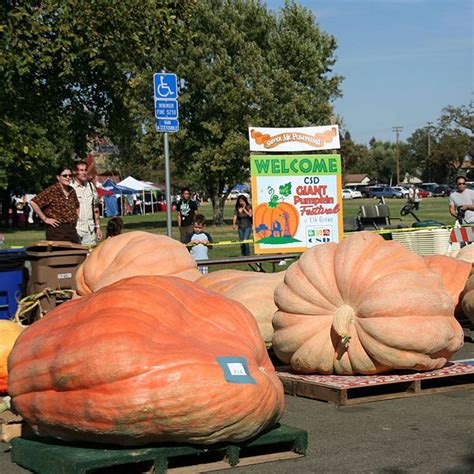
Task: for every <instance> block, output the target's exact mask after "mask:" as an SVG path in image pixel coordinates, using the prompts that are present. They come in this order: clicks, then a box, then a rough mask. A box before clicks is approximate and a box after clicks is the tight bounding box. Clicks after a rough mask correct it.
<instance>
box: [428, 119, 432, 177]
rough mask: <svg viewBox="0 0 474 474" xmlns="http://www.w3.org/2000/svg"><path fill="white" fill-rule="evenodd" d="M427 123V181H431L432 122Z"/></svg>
mask: <svg viewBox="0 0 474 474" xmlns="http://www.w3.org/2000/svg"><path fill="white" fill-rule="evenodd" d="M427 123H428V181H430V182H431V125H433V122H427Z"/></svg>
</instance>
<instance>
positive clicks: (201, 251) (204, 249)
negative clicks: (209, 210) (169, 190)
mask: <svg viewBox="0 0 474 474" xmlns="http://www.w3.org/2000/svg"><path fill="white" fill-rule="evenodd" d="M205 227H206V218H205V217H204V216H203V215H202V214H195V215H194V222H193V233H192V234H189V235H188V236H187V237H186V240H185V242H184V243H185V244H188V247H189V244H190V245H191V247H190V250H189V252H190V254H191V255H192V257H193V258H194V260H209V256H208V249H212V245H210V244H211V243H212V237H211V236H210V235H209V234H208V233H207V232H204V228H205ZM198 269H199V271H200V272H201V273H202V274H204V275H205V274H206V273H208V267H207V266H203V265H200V266H199V267H198Z"/></svg>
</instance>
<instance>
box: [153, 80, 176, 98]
mask: <svg viewBox="0 0 474 474" xmlns="http://www.w3.org/2000/svg"><path fill="white" fill-rule="evenodd" d="M156 94H157V95H159V96H160V97H168V96H170V95H173V90H172V89H171V87H170V86H169V85H168V84H167V83H166V82H165V78H164V77H163V76H160V83H159V84H158V86H157V88H156Z"/></svg>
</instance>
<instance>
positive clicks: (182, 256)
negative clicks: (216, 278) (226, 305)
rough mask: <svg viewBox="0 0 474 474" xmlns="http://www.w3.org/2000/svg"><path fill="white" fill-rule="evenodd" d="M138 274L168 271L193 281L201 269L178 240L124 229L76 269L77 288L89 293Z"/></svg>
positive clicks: (162, 273) (84, 293) (86, 293)
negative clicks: (122, 232) (123, 231)
mask: <svg viewBox="0 0 474 474" xmlns="http://www.w3.org/2000/svg"><path fill="white" fill-rule="evenodd" d="M137 275H171V276H177V277H180V278H184V279H185V280H190V281H193V280H196V279H197V278H199V277H200V276H201V273H200V272H199V271H198V269H197V265H196V262H195V261H194V259H193V257H191V255H190V254H189V252H188V250H187V249H186V247H185V246H184V245H183V244H181V243H180V242H178V241H176V240H173V239H171V238H169V237H166V236H164V235H156V234H151V233H149V232H140V231H134V232H127V233H125V234H121V235H117V236H116V237H112V238H110V239H107V240H106V241H104V242H103V243H101V244H100V245H99V246H98V247H97V248H95V249H94V251H93V252H92V253H91V254H90V255H89V257H88V258H87V259H86V260H85V261H84V263H83V264H82V265H81V266H80V267H79V269H78V271H77V274H76V287H77V292H78V294H79V295H88V294H90V293H93V292H94V291H97V290H99V289H100V288H103V287H104V286H107V285H110V284H111V283H114V282H116V281H119V280H121V279H122V278H128V277H131V276H137Z"/></svg>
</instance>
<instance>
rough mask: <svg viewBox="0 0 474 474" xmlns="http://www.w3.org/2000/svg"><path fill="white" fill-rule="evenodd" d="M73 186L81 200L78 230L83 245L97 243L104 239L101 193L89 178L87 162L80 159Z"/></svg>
mask: <svg viewBox="0 0 474 474" xmlns="http://www.w3.org/2000/svg"><path fill="white" fill-rule="evenodd" d="M71 186H72V187H73V189H74V190H75V191H76V195H77V199H78V200H79V205H80V207H79V219H78V221H77V225H76V230H77V233H78V235H79V238H80V239H81V243H82V245H97V241H98V240H101V239H102V229H101V227H100V209H99V195H98V194H97V190H96V189H95V187H94V185H93V184H92V183H91V182H90V181H89V180H88V176H87V163H86V162H85V161H78V162H77V163H76V172H75V176H74V179H73V181H72V182H71Z"/></svg>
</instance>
